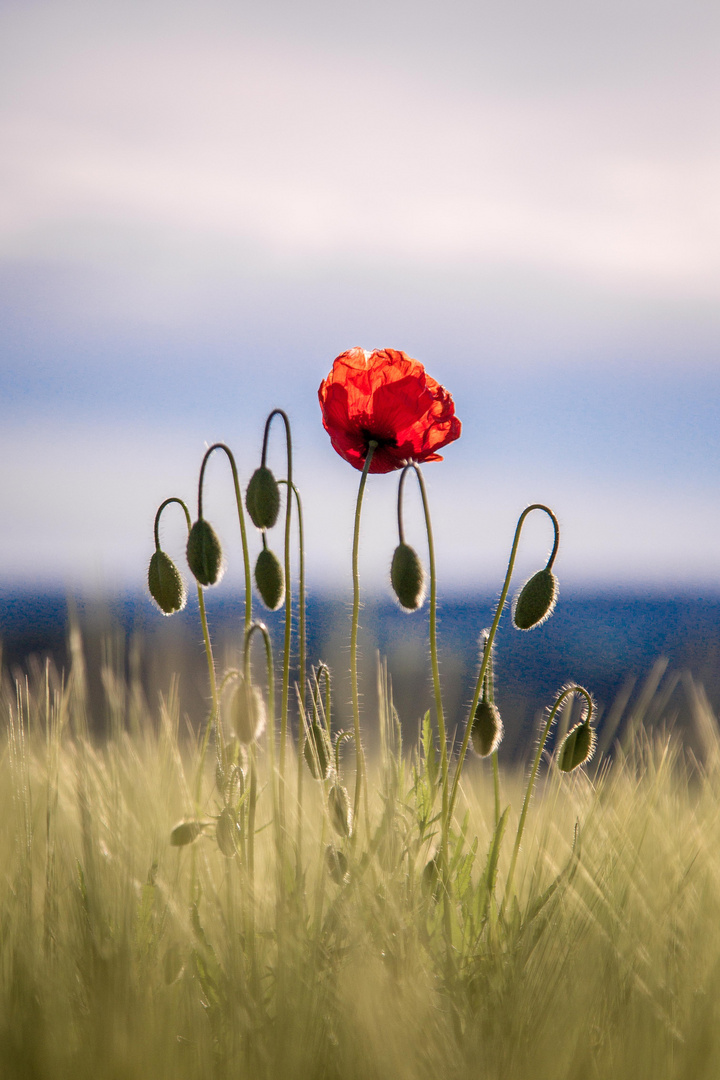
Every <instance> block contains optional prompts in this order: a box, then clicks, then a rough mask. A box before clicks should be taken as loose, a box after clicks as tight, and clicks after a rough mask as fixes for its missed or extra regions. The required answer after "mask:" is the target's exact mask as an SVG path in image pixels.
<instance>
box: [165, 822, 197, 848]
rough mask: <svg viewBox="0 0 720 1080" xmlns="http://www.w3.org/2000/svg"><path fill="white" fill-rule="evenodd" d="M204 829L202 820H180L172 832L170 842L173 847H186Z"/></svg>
mask: <svg viewBox="0 0 720 1080" xmlns="http://www.w3.org/2000/svg"><path fill="white" fill-rule="evenodd" d="M202 830H203V826H202V822H200V821H180V822H178V824H177V825H176V826H175V828H174V829H173V830H172V832H171V833H170V843H171V844H172V846H173V847H185V846H186V845H187V844H192V842H193V840H197V838H198V836H199V835H200V833H201V832H202Z"/></svg>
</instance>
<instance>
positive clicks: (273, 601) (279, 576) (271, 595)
mask: <svg viewBox="0 0 720 1080" xmlns="http://www.w3.org/2000/svg"><path fill="white" fill-rule="evenodd" d="M255 584H256V585H257V590H258V592H259V593H260V597H261V599H262V602H263V604H264V605H265V607H266V608H269V610H270V611H277V609H278V608H279V607H280V605H281V604H282V602H283V599H284V598H285V575H284V574H283V568H282V566H281V565H280V562H279V560H278V558H277V556H276V555H275V554H274V553H273V552H272V551H271V550H270V548H266V547H264V548H263V549H262V551H261V552H260V554H259V555H258V558H257V562H256V563H255Z"/></svg>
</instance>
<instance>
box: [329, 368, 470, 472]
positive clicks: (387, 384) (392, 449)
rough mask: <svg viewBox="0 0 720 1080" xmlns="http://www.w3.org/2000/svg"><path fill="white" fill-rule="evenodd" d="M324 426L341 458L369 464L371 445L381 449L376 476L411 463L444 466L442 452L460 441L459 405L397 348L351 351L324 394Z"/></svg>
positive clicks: (372, 465) (373, 463) (334, 370)
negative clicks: (366, 460) (368, 457)
mask: <svg viewBox="0 0 720 1080" xmlns="http://www.w3.org/2000/svg"><path fill="white" fill-rule="evenodd" d="M318 397H319V398H320V408H321V409H322V419H323V426H324V428H325V430H326V431H327V433H328V435H329V436H330V440H331V442H332V444H333V446H334V447H335V449H336V450H337V452H338V454H339V455H340V457H342V458H345V461H349V462H350V464H351V465H354V466H355V468H356V469H362V468H363V466H364V465H365V458H366V457H367V452H368V446H369V443H370V440H371V439H372V440H375V442H377V444H378V445H377V449H376V450H375V453H374V454H373V459H372V461H371V463H370V472H372V473H386V472H392V470H393V469H400V468H402V466H403V465H405V464H406V463H407V462H409V461H418V462H421V461H442V457H441V456H440V454H438V453H436V451H437V450H441V449H442V447H443V446H447V444H448V443H450V442H453V441H454V440H455V439H458V438H459V437H460V431H461V424H460V421H459V420H458V418H457V417H456V416H455V404H454V402H453V399H452V397H451V396H450V394H449V393H448V392H447V390H446V389H445V387H444V386H440V384H439V383H437V382H435V380H434V379H431V378H430V376H429V375H427V374H426V373H425V368H424V367H423V366H422V364H421V363H419V361H417V360H413V359H412V358H411V357H410V356H406V354H405V353H404V352H399V351H398V350H397V349H376V350H375V351H374V352H366V351H365V350H364V349H349V350H348V352H344V353H342V354H341V355H340V356H338V358H337V360H336V361H335V363H334V364H333V366H332V371H331V372H330V374H329V375H328V377H327V379H324V380H323V382H322V383H321V384H320V389H319V391H318Z"/></svg>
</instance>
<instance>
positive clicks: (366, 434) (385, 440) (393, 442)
mask: <svg viewBox="0 0 720 1080" xmlns="http://www.w3.org/2000/svg"><path fill="white" fill-rule="evenodd" d="M360 434H361V435H362V439H363V442H364V443H365V454H364V456H365V457H367V455H368V450H369V449H370V443H371V442H376V443H377V444H378V449H379V448H380V447H381V446H397V439H396V438H395V436H394V435H376V434H375V433H374V432H372V431H370V430H369V429H368V428H364V427H363V428H360Z"/></svg>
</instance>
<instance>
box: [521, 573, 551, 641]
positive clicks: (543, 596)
mask: <svg viewBox="0 0 720 1080" xmlns="http://www.w3.org/2000/svg"><path fill="white" fill-rule="evenodd" d="M557 594H558V581H557V578H556V577H555V575H554V574H553V572H552V570H548V569H547V568H546V569H545V570H539V571H538V572H537V574H534V575H533V576H532V577H531V578H530V580H529V581H526V582H525V584H524V585H523V587H522V589H521V590H520V593H519V594H518V597H517V599H516V601H515V607H514V610H513V622H514V623H515V625H516V627H517V628H518V630H532V628H533V627H534V626H540V625H541V624H542V623H544V622H545V620H546V619H549V618H550V616H551V615H552V613H553V611H554V610H555V604H556V603H557Z"/></svg>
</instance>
